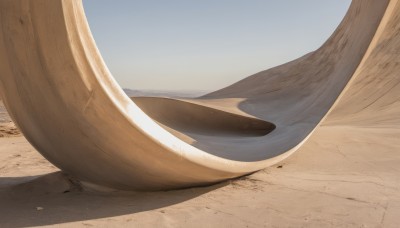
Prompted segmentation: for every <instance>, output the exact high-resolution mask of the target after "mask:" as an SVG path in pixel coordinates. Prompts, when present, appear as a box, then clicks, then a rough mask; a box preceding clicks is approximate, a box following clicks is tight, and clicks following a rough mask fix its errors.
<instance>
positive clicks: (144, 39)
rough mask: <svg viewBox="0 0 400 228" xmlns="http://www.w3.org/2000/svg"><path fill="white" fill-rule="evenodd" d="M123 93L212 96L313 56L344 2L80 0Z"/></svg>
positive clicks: (344, 7) (337, 20) (344, 8)
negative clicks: (200, 93)
mask: <svg viewBox="0 0 400 228" xmlns="http://www.w3.org/2000/svg"><path fill="white" fill-rule="evenodd" d="M84 5H85V11H86V15H87V17H88V20H89V24H90V27H91V30H92V33H93V35H94V38H95V40H96V42H97V45H98V47H99V49H100V51H101V53H102V55H103V58H104V59H105V61H106V63H107V65H108V67H109V69H110V70H111V72H112V73H113V75H114V77H115V78H116V79H117V81H118V82H119V83H120V85H121V86H122V87H123V88H131V89H145V90H146V89H154V90H215V89H219V88H222V87H225V86H227V85H230V84H232V83H234V82H236V81H238V80H240V79H242V78H245V77H247V76H249V75H251V74H254V73H257V72H259V71H262V70H265V69H268V68H271V67H273V66H276V65H279V64H282V63H285V62H287V61H290V60H292V59H295V58H297V57H300V56H302V55H304V54H306V53H308V52H310V51H313V50H315V49H317V48H318V47H319V46H321V45H322V44H323V42H324V41H325V40H326V39H327V38H328V37H329V36H330V35H331V34H332V32H333V31H334V30H335V28H336V27H337V26H338V24H339V23H340V21H341V20H342V19H343V17H344V15H345V13H346V11H347V9H348V7H349V5H350V0H323V1H321V0H301V1H299V0H248V1H245V0H196V1H195V0H192V1H188V0H168V1H166V0H140V1H139V0H116V1H111V0H84Z"/></svg>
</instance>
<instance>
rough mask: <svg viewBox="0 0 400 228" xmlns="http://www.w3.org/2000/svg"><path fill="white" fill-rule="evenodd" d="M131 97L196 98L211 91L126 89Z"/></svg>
mask: <svg viewBox="0 0 400 228" xmlns="http://www.w3.org/2000/svg"><path fill="white" fill-rule="evenodd" d="M124 92H125V93H126V94H127V95H128V96H129V97H171V98H195V97H199V96H202V95H204V94H207V93H209V91H182V90H181V91H163V90H132V89H124Z"/></svg>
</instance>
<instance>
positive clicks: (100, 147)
mask: <svg viewBox="0 0 400 228" xmlns="http://www.w3.org/2000/svg"><path fill="white" fill-rule="evenodd" d="M399 12H400V4H399V3H398V0H353V2H352V4H351V6H350V9H349V11H348V13H347V15H346V16H345V18H344V19H343V21H342V23H341V24H340V25H339V27H338V28H337V30H336V31H335V32H334V34H333V35H332V36H331V37H330V38H329V39H328V41H326V43H325V44H324V45H323V46H322V47H321V48H319V49H318V50H316V51H314V52H312V53H309V54H307V55H305V56H303V57H301V58H299V59H297V60H295V61H292V62H289V63H287V64H284V65H281V66H278V67H275V68H273V69H270V70H266V71H263V72H260V73H258V74H255V75H253V76H250V77H248V78H246V79H244V80H242V81H239V82H237V83H235V84H233V85H231V86H229V87H227V88H224V89H221V90H219V91H216V92H213V93H211V94H208V95H205V96H203V97H200V98H197V99H180V100H177V99H167V98H151V97H147V98H132V99H131V98H129V97H128V96H127V95H126V94H125V93H124V92H123V91H122V89H121V88H120V87H119V85H118V84H117V83H116V81H115V80H114V79H113V77H112V76H111V74H110V72H109V71H108V69H107V67H106V65H105V63H104V62H103V60H102V57H101V55H100V53H99V51H98V49H97V47H96V45H95V42H94V39H93V37H92V35H91V32H90V29H89V26H88V23H87V20H86V18H85V14H84V9H83V5H82V2H81V0H1V1H0V92H1V95H2V97H3V100H4V103H5V105H6V107H7V110H8V111H9V113H10V115H11V117H12V118H13V120H14V121H15V122H16V123H17V125H18V126H19V128H20V130H21V131H22V132H23V134H24V135H25V137H26V138H27V139H28V140H29V142H30V143H31V144H32V145H33V146H34V147H35V148H36V149H37V150H38V151H39V152H40V153H41V154H42V155H43V156H45V157H46V158H47V159H48V160H49V161H51V162H52V163H53V164H55V165H56V166H57V167H59V168H60V169H62V170H64V171H65V172H67V173H69V174H71V175H73V176H75V177H77V178H78V179H80V180H82V181H86V182H90V183H94V184H98V185H102V186H107V187H111V188H117V189H127V190H132V189H134V190H161V189H175V188H182V187H189V186H199V185H205V184H211V183H216V182H219V181H222V180H226V179H230V178H235V177H238V176H242V175H245V174H248V173H252V172H255V171H258V170H260V169H263V168H265V167H268V166H271V165H273V164H276V163H277V162H279V161H281V160H283V159H285V158H287V157H288V156H290V155H291V154H292V153H293V152H294V151H296V149H298V148H299V147H300V146H301V145H302V144H303V143H304V141H305V140H306V139H307V138H308V137H309V136H310V135H311V134H312V132H313V131H314V129H315V128H316V127H317V126H318V125H319V124H320V123H321V122H322V121H323V120H324V118H325V117H326V116H327V115H328V113H330V112H331V111H333V112H332V118H331V119H330V121H335V114H336V113H342V115H340V116H341V118H354V117H355V116H356V117H357V116H359V119H360V120H362V121H367V120H368V118H369V117H371V115H369V114H368V115H365V114H363V113H365V112H366V110H367V111H369V112H373V111H376V110H379V108H381V107H382V104H380V103H379V98H380V97H382V96H386V95H387V94H388V93H389V95H390V96H393V99H394V101H398V99H399V97H400V96H399V93H400V92H397V91H400V89H399V88H397V87H398V86H397V85H399V83H400V77H396V73H395V72H396V69H397V70H399V69H398V68H399V66H397V63H398V62H396V59H397V60H398V57H397V56H396V53H397V52H398V49H399V47H400V44H399V41H400V39H399V34H400V33H399V31H400V29H399V28H398V27H399V25H400V17H399V16H398V15H400V14H399ZM396 31H397V32H396ZM396 67H397V68H396ZM387 84H391V85H392V86H394V87H393V88H391V89H390V90H388V91H384V92H382V91H381V92H379V91H378V92H376V91H377V90H378V88H381V87H382V86H385V85H387ZM377 87H378V88H377ZM385 88H386V87H385ZM374 91H375V92H374ZM371 93H372V94H371ZM355 96H366V97H369V98H370V99H365V100H366V101H365V102H364V103H363V102H361V103H360V102H354V101H352V98H354V97H355ZM371 96H373V97H371ZM374 98H376V99H375V100H374ZM341 101H343V102H341ZM371 101H373V102H371ZM390 114H391V115H397V114H399V113H397V111H393V112H390ZM337 116H338V115H336V119H337V118H338V117H337ZM375 118H379V116H376V117H375ZM382 121H384V120H382Z"/></svg>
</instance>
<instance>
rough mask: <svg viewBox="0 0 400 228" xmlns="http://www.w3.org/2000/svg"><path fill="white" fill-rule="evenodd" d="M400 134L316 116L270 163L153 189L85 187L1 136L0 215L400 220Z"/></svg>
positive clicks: (203, 223) (92, 219) (340, 223)
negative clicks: (210, 180)
mask: <svg viewBox="0 0 400 228" xmlns="http://www.w3.org/2000/svg"><path fill="white" fill-rule="evenodd" d="M399 135H400V128H397V129H396V128H394V127H393V128H386V127H380V126H379V125H377V126H373V127H372V126H371V127H360V126H351V125H345V126H323V127H321V128H319V129H318V130H317V132H316V133H315V134H314V135H313V136H312V137H311V139H310V140H309V141H308V142H307V143H306V144H305V145H304V146H303V147H302V148H301V149H300V151H298V152H297V153H296V154H295V155H294V156H292V157H291V158H289V159H288V160H286V161H284V162H283V163H281V164H278V165H277V166H274V167H270V168H267V169H265V170H263V171H260V172H258V173H256V174H253V175H251V176H248V177H246V178H242V179H240V180H235V181H231V182H227V183H224V184H220V185H216V186H212V187H206V188H195V189H187V190H181V191H170V192H158V193H126V192H125V193H124V192H114V193H94V192H90V191H82V190H81V189H80V188H79V187H76V185H74V184H73V183H71V182H70V181H69V180H68V177H65V176H63V175H62V174H60V173H58V169H57V168H55V167H54V166H53V165H51V164H50V163H49V162H47V161H46V160H45V159H44V158H43V157H41V156H40V155H39V153H37V151H35V150H34V149H33V148H32V147H31V146H30V145H29V143H28V142H27V141H26V140H25V139H24V138H23V137H13V138H1V139H0V202H1V206H0V224H1V227H22V226H42V225H49V226H51V225H59V226H60V227H91V226H98V227H127V226H128V227H160V226H162V227H305V226H306V227H397V225H398V215H399V214H400V144H399ZM280 166H282V167H280ZM278 167H279V168H278ZM42 175H44V176H42ZM37 208H43V210H38V209H37Z"/></svg>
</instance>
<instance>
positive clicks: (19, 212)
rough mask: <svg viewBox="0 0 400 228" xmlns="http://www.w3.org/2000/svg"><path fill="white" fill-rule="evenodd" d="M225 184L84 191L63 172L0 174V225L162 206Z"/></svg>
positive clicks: (56, 221)
mask: <svg viewBox="0 0 400 228" xmlns="http://www.w3.org/2000/svg"><path fill="white" fill-rule="evenodd" d="M224 185H225V184H219V185H214V186H210V187H203V188H193V189H186V190H179V191H167V192H148V193H145V192H113V193H99V192H89V191H82V190H81V189H80V188H79V186H77V185H74V184H73V183H72V182H71V181H70V180H69V179H68V178H67V177H66V176H65V175H64V174H62V173H61V172H56V173H51V174H47V175H44V176H38V177H15V178H11V177H10V178H9V177H6V178H3V177H0V225H1V226H2V227H27V226H43V225H55V224H62V223H68V222H77V221H85V220H91V219H101V218H108V217H114V216H121V215H127V214H134V213H138V212H144V211H149V210H155V209H161V208H163V207H167V206H171V205H174V204H178V203H180V202H184V201H187V200H190V199H193V198H196V197H198V196H201V195H203V194H205V193H207V192H210V191H213V190H215V189H218V188H220V187H223V186H224Z"/></svg>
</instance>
